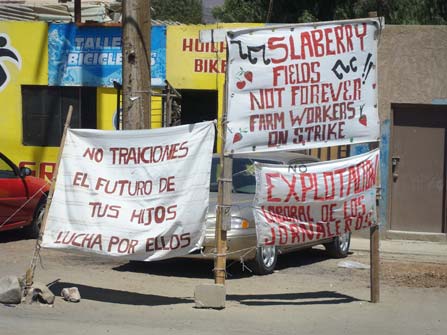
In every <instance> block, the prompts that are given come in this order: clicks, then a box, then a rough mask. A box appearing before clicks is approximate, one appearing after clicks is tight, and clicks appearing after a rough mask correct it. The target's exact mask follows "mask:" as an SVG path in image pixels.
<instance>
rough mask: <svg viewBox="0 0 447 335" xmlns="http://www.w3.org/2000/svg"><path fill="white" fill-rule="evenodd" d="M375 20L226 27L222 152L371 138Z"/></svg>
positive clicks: (374, 132)
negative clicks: (225, 122)
mask: <svg viewBox="0 0 447 335" xmlns="http://www.w3.org/2000/svg"><path fill="white" fill-rule="evenodd" d="M380 29H381V25H380V21H379V19H365V20H354V21H339V22H317V23H309V24H302V25H294V26H287V27H274V26H271V27H264V28H258V29H250V30H240V31H234V32H229V33H228V35H227V44H228V70H227V83H228V84H227V85H228V88H227V90H228V91H227V106H228V107H227V111H228V116H227V118H228V131H227V137H226V143H225V151H226V152H234V153H244V152H253V151H274V150H289V149H294V150H296V149H310V148H320V147H328V146H335V145H344V144H352V143H362V142H371V141H377V139H378V138H379V131H380V129H379V128H380V127H379V116H378V109H377V74H376V72H377V71H376V69H377V42H378V36H379V34H380Z"/></svg>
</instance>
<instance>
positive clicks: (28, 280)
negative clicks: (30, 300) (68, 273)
mask: <svg viewBox="0 0 447 335" xmlns="http://www.w3.org/2000/svg"><path fill="white" fill-rule="evenodd" d="M72 113H73V106H72V105H70V107H69V108H68V114H67V119H66V121H65V126H64V132H63V134H62V139H61V145H60V148H59V154H58V156H57V162H56V167H55V168H54V174H53V178H52V180H51V187H50V192H49V193H48V198H47V203H46V204H45V212H44V215H43V219H42V225H41V226H40V230H39V236H38V237H37V240H36V246H35V248H34V254H33V258H32V260H31V265H30V267H29V269H28V270H27V271H26V275H25V289H26V290H27V289H29V288H30V287H31V286H32V285H33V281H34V272H35V270H36V265H37V259H38V258H39V254H40V249H41V243H42V238H43V232H44V231H45V226H46V224H47V218H48V210H49V209H50V205H51V201H52V199H53V193H54V189H55V187H56V180H57V173H58V171H59V165H60V161H61V158H62V151H63V150H64V145H65V137H66V135H67V130H68V128H69V127H70V122H71V115H72Z"/></svg>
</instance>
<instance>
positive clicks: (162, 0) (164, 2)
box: [151, 0, 202, 24]
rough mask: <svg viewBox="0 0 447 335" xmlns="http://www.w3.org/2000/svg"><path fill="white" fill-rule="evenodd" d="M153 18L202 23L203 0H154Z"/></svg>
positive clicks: (152, 3) (152, 5) (152, 2)
mask: <svg viewBox="0 0 447 335" xmlns="http://www.w3.org/2000/svg"><path fill="white" fill-rule="evenodd" d="M151 7H152V9H153V11H152V19H154V20H170V21H178V22H180V23H185V24H188V23H189V24H198V23H202V0H152V1H151Z"/></svg>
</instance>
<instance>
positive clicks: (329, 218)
mask: <svg viewBox="0 0 447 335" xmlns="http://www.w3.org/2000/svg"><path fill="white" fill-rule="evenodd" d="M378 167H379V150H378V149H376V150H374V151H371V152H368V153H366V154H363V155H358V156H354V157H350V158H345V159H340V160H335V161H326V162H317V163H310V164H301V165H294V166H285V165H282V166H281V165H269V164H260V163H256V196H255V200H254V216H255V220H256V233H257V238H258V245H283V246H284V245H297V244H304V243H307V242H313V241H318V240H323V239H330V238H333V237H335V236H340V235H342V234H345V233H350V232H354V231H357V230H362V229H367V228H370V227H372V226H374V225H376V224H377V215H376V177H377V171H378Z"/></svg>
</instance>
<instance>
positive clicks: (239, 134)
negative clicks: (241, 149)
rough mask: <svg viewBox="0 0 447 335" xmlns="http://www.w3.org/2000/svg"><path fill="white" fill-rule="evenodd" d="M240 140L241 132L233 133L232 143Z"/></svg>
mask: <svg viewBox="0 0 447 335" xmlns="http://www.w3.org/2000/svg"><path fill="white" fill-rule="evenodd" d="M240 140H242V134H241V133H236V134H234V136H233V143H236V142H239V141H240Z"/></svg>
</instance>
